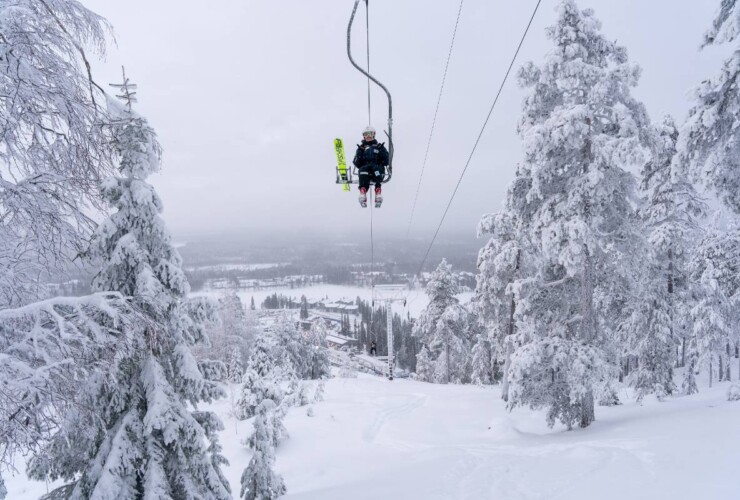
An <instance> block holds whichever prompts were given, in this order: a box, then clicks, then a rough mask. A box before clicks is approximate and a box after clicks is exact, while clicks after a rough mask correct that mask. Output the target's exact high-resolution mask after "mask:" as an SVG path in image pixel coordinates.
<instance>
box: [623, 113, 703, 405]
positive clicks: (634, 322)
mask: <svg viewBox="0 0 740 500" xmlns="http://www.w3.org/2000/svg"><path fill="white" fill-rule="evenodd" d="M677 138H678V131H677V130H676V127H675V124H674V122H673V120H672V119H671V118H670V117H666V118H665V119H664V120H663V123H662V124H661V125H660V126H659V127H657V128H656V130H655V131H654V134H653V139H652V148H651V149H652V157H651V159H650V161H648V162H647V163H646V164H645V166H644V167H643V169H642V172H641V188H642V191H643V193H644V195H645V197H646V204H645V207H644V209H643V210H642V213H641V216H642V220H643V221H644V223H645V225H646V227H647V230H648V248H647V249H646V250H645V255H646V259H645V261H644V266H643V269H644V272H643V275H642V279H641V280H640V289H639V291H638V293H639V300H638V301H637V302H636V305H635V306H634V307H633V309H632V317H631V319H630V321H629V332H630V334H629V338H628V339H627V340H628V342H629V346H628V352H629V355H630V356H632V357H634V359H636V360H637V362H638V365H637V369H636V370H635V371H633V372H632V373H631V375H630V377H629V381H630V382H631V384H632V385H633V386H634V387H635V388H636V390H637V398H638V400H640V399H642V398H643V397H644V396H645V395H646V394H650V393H655V394H656V395H657V396H658V398H659V399H660V398H662V397H663V396H665V395H668V394H672V393H673V391H674V389H675V384H674V382H673V367H674V366H675V365H676V364H677V359H676V352H677V348H678V344H679V342H680V343H681V345H682V350H685V343H686V341H687V337H688V335H689V332H688V331H686V330H687V329H686V328H685V327H684V325H686V324H687V323H688V322H687V321H684V318H686V317H687V315H688V308H689V303H688V301H689V298H690V293H689V287H688V283H689V280H688V276H687V273H688V271H687V258H688V253H689V251H690V245H691V244H692V242H693V239H694V233H695V232H696V228H697V224H696V221H695V218H696V217H698V216H702V215H703V214H704V211H705V207H704V203H703V202H702V201H701V200H700V199H699V197H698V195H697V193H696V191H695V189H694V187H693V186H692V185H691V183H690V182H688V180H687V179H686V178H685V176H684V172H683V170H681V169H679V168H677V162H676V161H674V160H675V154H676V141H677ZM682 357H683V355H682ZM682 362H683V359H681V363H682Z"/></svg>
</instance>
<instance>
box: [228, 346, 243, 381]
mask: <svg viewBox="0 0 740 500" xmlns="http://www.w3.org/2000/svg"><path fill="white" fill-rule="evenodd" d="M227 371H228V381H229V382H231V383H232V384H236V383H238V382H241V381H242V376H243V375H244V369H243V367H242V360H241V355H240V354H239V352H238V351H232V352H231V355H230V356H229V364H228V365H227Z"/></svg>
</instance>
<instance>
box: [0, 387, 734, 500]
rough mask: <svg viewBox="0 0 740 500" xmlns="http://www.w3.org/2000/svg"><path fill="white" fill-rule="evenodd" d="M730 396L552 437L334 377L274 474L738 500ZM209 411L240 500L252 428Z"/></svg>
mask: <svg viewBox="0 0 740 500" xmlns="http://www.w3.org/2000/svg"><path fill="white" fill-rule="evenodd" d="M729 385H730V384H728V383H726V382H723V383H719V384H716V385H715V387H714V388H712V389H709V388H707V387H702V388H701V392H700V393H699V394H695V395H692V396H684V397H675V398H668V399H667V400H666V401H665V402H662V403H659V402H657V401H655V400H654V399H652V398H649V399H648V398H646V400H645V401H644V402H643V404H642V405H639V404H637V403H634V402H632V401H631V400H630V399H629V398H628V395H627V394H626V393H620V397H621V398H622V400H623V401H625V404H623V405H621V406H617V407H611V408H604V407H597V415H596V416H597V420H596V422H595V423H594V424H593V425H591V427H589V428H588V429H576V430H573V431H570V432H569V431H566V430H564V428H563V427H559V426H556V427H555V428H554V429H548V428H547V426H546V425H545V417H544V415H543V414H542V412H533V411H530V410H527V409H518V410H515V411H514V412H513V413H509V412H508V411H506V409H505V407H504V403H503V402H502V401H501V400H500V399H499V395H500V392H499V389H498V388H497V387H493V388H491V387H476V386H470V385H467V386H460V385H435V384H427V383H424V382H415V381H412V380H400V379H397V380H394V381H392V382H389V381H387V380H385V379H383V378H381V377H373V376H370V375H363V374H359V375H358V377H357V378H333V379H330V380H328V381H327V382H326V392H325V394H324V397H325V400H324V401H322V402H319V403H316V404H314V405H311V408H312V410H313V416H311V417H309V416H308V415H307V412H308V407H297V408H292V409H291V410H290V411H289V413H288V415H287V417H286V419H285V425H286V427H287V429H288V433H289V435H290V437H289V438H288V439H286V440H285V441H283V442H282V443H281V444H280V445H279V446H278V449H277V463H276V469H277V471H278V472H279V473H280V474H282V475H283V477H284V479H285V483H286V485H287V487H288V494H287V496H285V497H283V498H286V499H288V500H314V499H315V500H319V499H320V500H340V499H341V500H346V499H352V500H365V499H367V500H378V499H381V498H382V499H384V500H396V499H398V500H415V499H425V500H434V499H440V500H441V499H444V500H452V499H466V500H467V499H471V500H472V499H476V500H485V499H506V500H534V499H548V500H549V499H552V500H556V499H568V500H579V499H588V500H592V499H594V498H598V499H600V500H609V499H615V500H624V499H625V498H629V499H634V500H640V499H662V498H670V499H671V500H682V499H687V500H688V499H691V500H696V499H699V498H700V499H702V500H714V499H717V500H719V499H729V498H737V492H738V490H739V489H740V475H738V474H737V464H738V463H740V425H739V424H738V422H740V402H728V401H727V399H726V398H727V396H726V395H727V390H728V388H729ZM234 390H235V391H237V390H238V388H237V386H234ZM227 392H228V391H227ZM209 407H210V408H211V409H213V410H214V411H216V412H217V413H218V414H219V415H220V417H221V418H222V419H223V421H224V424H225V430H224V431H223V432H222V433H221V436H220V437H221V442H222V444H223V446H224V454H225V456H226V458H227V459H228V460H229V462H230V463H231V465H230V466H228V467H225V468H224V472H225V474H226V477H227V478H228V479H229V482H230V483H231V488H232V492H233V493H234V497H235V498H237V497H238V492H239V484H240V483H239V479H240V476H241V473H242V471H243V470H244V469H245V468H246V466H247V465H248V463H249V459H250V457H251V452H250V451H249V449H248V448H247V447H246V446H245V445H243V444H242V441H243V440H244V439H246V438H247V437H248V436H249V434H250V433H251V429H252V423H251V420H249V421H242V422H240V421H237V420H236V419H235V418H234V417H233V416H232V415H231V411H230V401H229V398H225V399H222V400H220V401H218V402H216V403H214V404H212V405H209ZM19 468H20V469H21V471H19V473H18V474H16V475H15V476H10V474H8V475H7V476H6V483H7V487H8V498H9V499H13V500H35V499H37V498H38V497H39V496H40V495H41V494H43V493H45V492H46V491H47V487H46V486H45V485H44V484H43V483H37V482H33V481H29V480H28V479H26V478H25V475H24V474H23V473H22V469H23V467H22V466H21V467H19ZM57 485H59V483H57V484H55V485H50V488H53V487H54V486H57Z"/></svg>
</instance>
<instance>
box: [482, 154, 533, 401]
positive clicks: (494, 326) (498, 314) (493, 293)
mask: <svg viewBox="0 0 740 500" xmlns="http://www.w3.org/2000/svg"><path fill="white" fill-rule="evenodd" d="M524 179H526V177H524V176H523V175H522V169H521V168H518V169H517V176H516V180H515V182H514V184H512V186H511V187H510V188H509V192H508V195H507V202H506V208H505V210H504V211H503V212H500V213H497V214H490V215H487V216H484V217H483V219H482V220H481V222H480V224H479V225H478V234H479V235H482V234H490V235H491V237H490V239H489V241H488V243H487V244H486V245H485V246H484V247H483V248H482V249H481V251H480V252H479V254H478V275H477V286H476V289H475V297H474V301H473V304H474V307H475V311H476V313H477V316H478V318H479V319H480V322H481V323H482V325H483V327H484V328H485V330H486V334H485V336H482V337H481V338H480V339H479V341H478V343H477V344H476V349H475V353H474V356H475V359H474V366H475V368H474V370H475V371H476V374H475V375H474V378H476V380H477V381H478V382H477V383H484V384H485V383H492V382H493V380H492V379H491V376H492V373H493V367H492V363H493V362H494V361H495V360H501V361H503V366H504V368H503V386H502V388H501V397H502V399H503V400H504V401H508V397H509V377H508V371H509V367H510V365H511V355H512V353H513V352H514V349H515V345H514V340H515V337H514V333H515V332H516V329H515V320H514V318H515V312H516V297H515V295H514V293H513V291H512V290H511V285H512V284H513V283H514V282H515V280H516V279H517V278H518V277H519V275H520V274H522V272H521V271H520V270H521V268H522V267H523V262H522V261H523V260H524V259H525V257H524V256H523V253H524V245H523V244H522V242H521V241H520V239H521V234H520V231H519V228H518V227H517V223H516V219H515V217H514V216H513V213H512V212H513V210H512V208H513V207H514V204H515V203H516V197H517V196H523V195H525V194H526V193H521V191H522V189H521V187H522V182H521V181H522V180H524ZM487 380H490V381H489V382H487Z"/></svg>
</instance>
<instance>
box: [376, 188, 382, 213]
mask: <svg viewBox="0 0 740 500" xmlns="http://www.w3.org/2000/svg"><path fill="white" fill-rule="evenodd" d="M382 204H383V197H382V196H381V195H380V188H375V208H380V205H382Z"/></svg>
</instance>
